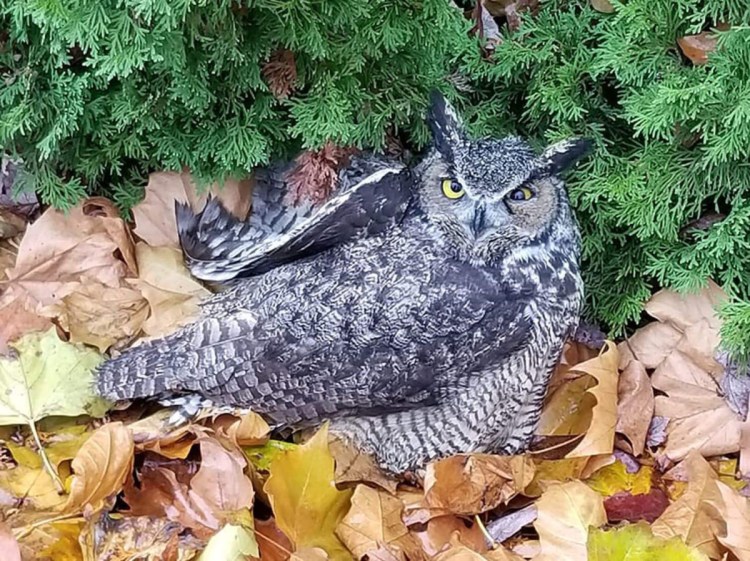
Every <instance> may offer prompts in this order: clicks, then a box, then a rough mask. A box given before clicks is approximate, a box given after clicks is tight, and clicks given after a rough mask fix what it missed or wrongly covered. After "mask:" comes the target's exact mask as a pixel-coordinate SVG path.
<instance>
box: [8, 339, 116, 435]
mask: <svg viewBox="0 0 750 561" xmlns="http://www.w3.org/2000/svg"><path fill="white" fill-rule="evenodd" d="M13 347H15V348H16V350H17V351H18V359H15V360H11V359H7V358H3V359H0V425H17V424H22V423H23V424H29V425H31V424H33V423H34V421H38V420H39V419H41V418H43V417H48V416H50V415H60V416H70V417H73V416H77V415H83V414H88V415H92V416H95V417H96V416H101V415H103V414H104V412H105V411H106V403H105V402H104V401H103V400H101V399H100V398H99V397H97V396H96V394H95V393H94V389H93V388H94V376H93V373H92V372H93V369H94V368H95V367H96V366H97V365H98V364H99V362H101V355H99V353H97V352H95V351H92V350H90V349H85V348H83V347H80V346H77V345H71V344H69V343H64V342H63V341H60V339H58V337H57V334H56V332H55V329H54V328H51V329H50V330H49V331H47V332H46V333H29V334H27V335H25V336H24V337H23V338H22V339H20V340H19V341H17V342H16V343H14V344H13Z"/></svg>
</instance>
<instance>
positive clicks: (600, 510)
mask: <svg viewBox="0 0 750 561" xmlns="http://www.w3.org/2000/svg"><path fill="white" fill-rule="evenodd" d="M536 505H537V510H538V514H537V519H536V521H535V522H534V528H536V531H537V533H538V534H539V544H540V547H541V551H540V553H539V555H538V556H537V557H535V558H534V559H535V561H559V560H560V559H565V561H586V559H587V554H586V543H587V541H588V535H589V527H590V526H593V527H595V528H598V527H599V526H602V525H603V524H605V523H606V522H607V514H606V512H605V511H604V504H603V501H602V497H601V495H599V494H598V493H597V492H596V491H593V490H592V489H591V488H590V487H588V486H587V485H585V484H584V483H581V482H580V481H570V482H568V483H563V484H557V485H551V486H550V487H549V488H548V489H547V490H546V491H545V492H544V493H543V494H542V496H541V497H540V498H539V500H538V501H537V503H536Z"/></svg>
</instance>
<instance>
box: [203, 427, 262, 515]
mask: <svg viewBox="0 0 750 561" xmlns="http://www.w3.org/2000/svg"><path fill="white" fill-rule="evenodd" d="M199 445H200V451H201V464H200V468H199V469H198V473H196V474H195V476H194V477H193V479H192V480H191V481H190V495H191V497H195V496H199V497H201V499H203V501H204V502H205V504H207V505H208V506H209V507H210V508H211V509H212V510H213V512H214V513H216V514H217V515H218V516H221V514H222V513H229V512H234V511H237V510H241V509H246V508H252V506H253V497H254V496H255V493H254V491H253V485H252V483H251V482H250V480H249V479H248V477H247V476H246V475H245V466H247V460H246V459H245V456H244V455H243V454H242V452H240V451H239V450H238V449H235V450H229V449H227V448H225V447H224V446H222V445H221V444H220V443H219V441H218V440H215V439H213V438H202V439H201V440H200V441H199Z"/></svg>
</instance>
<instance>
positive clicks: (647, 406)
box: [615, 360, 654, 456]
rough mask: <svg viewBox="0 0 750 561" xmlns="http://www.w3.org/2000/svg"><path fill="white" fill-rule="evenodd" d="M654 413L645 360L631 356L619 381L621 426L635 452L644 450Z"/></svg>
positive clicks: (638, 454) (617, 430)
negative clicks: (643, 361) (634, 358)
mask: <svg viewBox="0 0 750 561" xmlns="http://www.w3.org/2000/svg"><path fill="white" fill-rule="evenodd" d="M653 416H654V391H653V389H652V388H651V380H650V379H649V377H648V374H647V373H646V369H645V368H644V367H643V364H641V363H640V362H638V361H637V360H631V361H630V362H629V363H628V365H627V366H626V367H625V369H624V370H623V371H622V372H621V373H620V379H619V381H618V383H617V426H616V427H615V431H616V432H618V433H620V434H622V435H624V436H625V437H626V438H627V439H628V441H629V442H630V445H631V452H632V453H633V455H635V456H640V455H641V454H643V450H644V448H645V446H646V435H647V434H648V428H649V426H650V425H651V419H652V418H653Z"/></svg>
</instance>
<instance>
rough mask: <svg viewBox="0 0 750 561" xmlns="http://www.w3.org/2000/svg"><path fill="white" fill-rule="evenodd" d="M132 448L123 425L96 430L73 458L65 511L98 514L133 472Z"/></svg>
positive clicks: (131, 440) (130, 437)
mask: <svg viewBox="0 0 750 561" xmlns="http://www.w3.org/2000/svg"><path fill="white" fill-rule="evenodd" d="M133 456H134V445H133V438H132V436H131V435H130V431H129V430H128V429H127V428H126V427H125V425H123V424H122V423H107V424H106V425H103V426H101V427H99V428H98V429H97V430H95V431H94V432H93V434H92V435H91V436H90V437H89V438H88V440H86V442H85V443H84V444H83V446H81V449H80V450H79V451H78V454H76V457H75V458H73V464H72V466H73V472H74V475H73V480H72V482H71V484H70V496H69V497H68V501H67V503H66V504H65V506H64V507H63V511H64V512H68V513H72V512H81V511H83V510H84V509H88V510H91V511H94V512H96V511H99V510H101V509H103V508H104V507H105V506H106V504H107V503H108V502H109V501H110V500H111V499H112V497H113V496H114V495H116V494H117V493H119V492H120V490H121V489H122V486H123V484H124V483H125V480H126V479H127V478H128V476H129V475H130V473H131V472H132V471H133Z"/></svg>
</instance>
